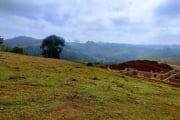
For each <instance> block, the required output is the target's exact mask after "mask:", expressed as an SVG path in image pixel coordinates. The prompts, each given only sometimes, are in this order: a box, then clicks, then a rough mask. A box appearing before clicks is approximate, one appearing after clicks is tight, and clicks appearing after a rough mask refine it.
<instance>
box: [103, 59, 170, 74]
mask: <svg viewBox="0 0 180 120" xmlns="http://www.w3.org/2000/svg"><path fill="white" fill-rule="evenodd" d="M106 67H109V68H110V69H112V70H124V69H125V68H134V69H137V70H140V71H145V72H158V73H166V72H168V71H171V70H173V68H172V67H171V66H169V65H167V64H164V63H158V62H157V61H149V60H136V61H129V62H125V63H120V64H113V65H107V66H106Z"/></svg>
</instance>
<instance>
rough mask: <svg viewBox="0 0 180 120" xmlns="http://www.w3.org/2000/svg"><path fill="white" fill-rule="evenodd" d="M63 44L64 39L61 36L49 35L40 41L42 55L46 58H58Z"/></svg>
mask: <svg viewBox="0 0 180 120" xmlns="http://www.w3.org/2000/svg"><path fill="white" fill-rule="evenodd" d="M64 45H65V40H64V39H63V38H62V37H58V36H56V35H50V36H48V37H46V38H45V39H43V41H42V45H41V49H42V55H43V56H44V57H48V58H60V53H61V52H62V49H63V47H64Z"/></svg>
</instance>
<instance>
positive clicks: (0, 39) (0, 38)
mask: <svg viewBox="0 0 180 120" xmlns="http://www.w3.org/2000/svg"><path fill="white" fill-rule="evenodd" d="M3 42H4V39H3V38H2V37H1V36H0V45H1V44H3Z"/></svg>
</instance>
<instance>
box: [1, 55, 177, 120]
mask: <svg viewBox="0 0 180 120" xmlns="http://www.w3.org/2000/svg"><path fill="white" fill-rule="evenodd" d="M179 118H180V89H179V88H176V87H172V86H170V85H167V84H164V83H160V82H154V81H147V80H140V79H135V78H131V77H126V76H123V75H121V74H120V73H115V72H113V71H108V70H105V69H102V68H98V67H88V66H86V65H84V64H81V63H75V62H70V61H64V60H55V59H47V58H39V57H31V56H23V55H17V54H11V53H0V120H178V119H179Z"/></svg>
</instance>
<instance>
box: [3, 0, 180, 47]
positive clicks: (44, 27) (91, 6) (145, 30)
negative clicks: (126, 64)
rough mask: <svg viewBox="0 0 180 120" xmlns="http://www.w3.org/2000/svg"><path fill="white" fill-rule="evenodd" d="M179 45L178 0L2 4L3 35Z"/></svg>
mask: <svg viewBox="0 0 180 120" xmlns="http://www.w3.org/2000/svg"><path fill="white" fill-rule="evenodd" d="M50 34H57V35H59V36H62V37H64V38H65V40H66V41H74V40H79V41H81V42H85V41H96V42H99V41H101V42H116V43H132V44H180V0H0V36H2V37H4V38H11V37H15V36H19V35H25V36H31V37H35V38H44V37H46V36H48V35H50Z"/></svg>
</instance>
